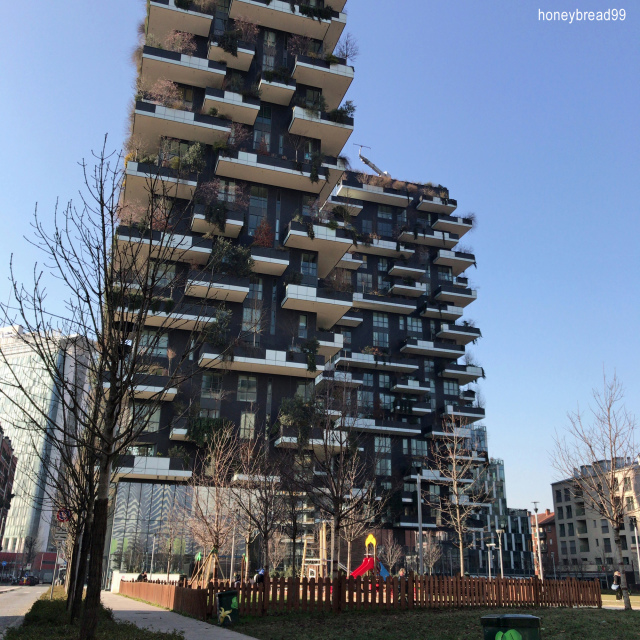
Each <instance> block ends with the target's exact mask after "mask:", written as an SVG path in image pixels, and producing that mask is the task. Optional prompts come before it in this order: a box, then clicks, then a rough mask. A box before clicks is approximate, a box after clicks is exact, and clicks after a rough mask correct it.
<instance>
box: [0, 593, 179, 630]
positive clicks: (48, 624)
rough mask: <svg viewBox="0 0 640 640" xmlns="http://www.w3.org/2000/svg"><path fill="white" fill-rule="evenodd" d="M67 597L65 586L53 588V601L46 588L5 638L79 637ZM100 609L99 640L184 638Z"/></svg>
mask: <svg viewBox="0 0 640 640" xmlns="http://www.w3.org/2000/svg"><path fill="white" fill-rule="evenodd" d="M65 600H66V594H65V592H64V588H62V587H56V588H55V589H54V592H53V600H52V601H49V591H47V592H46V593H45V594H44V595H43V596H42V597H41V598H40V600H37V601H36V603H35V604H34V605H33V607H32V608H31V611H29V613H27V615H26V616H25V617H24V623H23V624H22V626H21V627H17V628H12V629H9V630H8V631H7V633H6V635H5V637H4V640H77V638H78V625H77V624H75V625H71V624H69V623H68V617H67V612H66V609H65V604H66V602H65ZM101 609H102V610H101V612H100V621H99V623H98V634H97V636H96V637H97V638H98V640H182V636H181V635H178V634H176V633H159V632H155V631H147V630H145V629H138V627H136V626H134V625H132V624H129V623H128V622H116V621H115V620H113V618H112V617H111V611H110V610H109V609H105V608H104V607H101Z"/></svg>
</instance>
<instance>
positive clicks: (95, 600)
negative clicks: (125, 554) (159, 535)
mask: <svg viewBox="0 0 640 640" xmlns="http://www.w3.org/2000/svg"><path fill="white" fill-rule="evenodd" d="M110 481H111V458H110V457H106V459H103V460H102V461H101V464H100V476H99V479H98V491H97V496H96V501H95V505H94V508H93V525H92V527H91V545H90V550H91V551H90V558H89V577H88V580H87V597H86V599H85V606H84V614H83V616H82V626H81V627H80V640H94V638H95V637H96V629H97V626H98V610H99V608H100V591H101V589H102V554H103V552H104V544H105V539H106V537H107V523H108V519H109V483H110Z"/></svg>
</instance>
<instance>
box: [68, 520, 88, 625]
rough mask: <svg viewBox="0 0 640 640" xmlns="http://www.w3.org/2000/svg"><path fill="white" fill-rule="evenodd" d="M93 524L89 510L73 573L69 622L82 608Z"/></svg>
mask: <svg viewBox="0 0 640 640" xmlns="http://www.w3.org/2000/svg"><path fill="white" fill-rule="evenodd" d="M92 523H93V510H92V509H91V508H89V510H88V512H87V518H86V521H85V525H84V531H83V534H82V544H81V546H80V553H79V555H78V570H77V571H76V572H75V573H76V576H75V594H74V596H73V606H72V607H71V612H70V613H71V622H73V621H74V620H75V619H76V618H77V617H78V616H79V615H80V609H81V607H82V594H83V592H84V581H85V578H86V577H87V560H88V558H89V550H90V548H91V546H90V545H91V525H92Z"/></svg>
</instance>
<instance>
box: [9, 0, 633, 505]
mask: <svg viewBox="0 0 640 640" xmlns="http://www.w3.org/2000/svg"><path fill="white" fill-rule="evenodd" d="M605 5H606V3H604V2H601V1H599V2H596V1H594V0H578V1H577V2H576V0H571V1H569V2H565V1H563V0H538V2H536V3H534V2H532V1H531V0H522V1H521V2H513V0H473V1H471V0H456V1H455V2H451V0H400V1H399V2H395V3H389V2H382V1H381V0H349V2H348V4H347V9H348V13H349V27H348V30H349V31H351V32H352V33H354V35H356V36H357V38H358V39H359V42H360V57H359V59H358V60H357V62H356V80H355V82H354V84H353V86H352V90H351V91H350V94H349V97H350V98H351V99H352V100H353V101H354V102H355V103H356V105H357V107H358V111H357V114H356V117H357V119H356V131H355V133H354V134H353V136H352V138H351V141H352V142H357V143H361V144H364V145H367V146H370V147H372V149H371V150H370V151H369V154H370V156H371V158H372V159H373V160H374V161H375V162H376V163H377V164H378V165H379V166H381V167H382V168H384V169H385V170H386V171H388V172H389V173H391V174H392V175H393V176H394V177H397V178H404V179H415V180H421V181H427V180H431V181H434V182H440V183H442V184H444V185H446V186H448V187H449V188H450V190H451V194H452V197H454V198H457V200H458V203H459V211H460V212H461V213H466V212H469V211H473V212H475V213H476V215H477V216H478V228H477V230H476V231H474V232H473V234H470V235H469V236H467V237H466V238H465V240H464V243H465V244H471V245H472V246H473V248H474V250H475V252H476V254H477V257H478V269H477V271H476V270H473V269H472V270H470V272H469V275H470V276H471V279H472V281H473V283H474V285H476V287H477V289H478V296H479V299H478V301H477V302H475V303H474V304H473V305H472V306H471V307H470V308H469V313H468V316H469V317H471V318H473V319H474V320H476V322H477V325H478V326H479V327H480V328H481V329H482V332H483V335H484V338H483V339H482V340H481V341H480V342H479V343H478V345H477V346H475V347H473V348H472V350H473V352H474V354H475V355H476V357H477V359H478V360H479V361H480V363H481V364H482V365H483V366H484V367H485V370H486V372H487V379H486V381H484V383H483V384H482V392H483V395H484V397H485V400H486V407H487V420H486V423H487V426H488V428H489V434H490V436H489V438H490V439H489V444H490V450H491V454H492V455H493V456H496V457H501V458H504V459H505V462H506V469H507V481H508V498H509V502H510V504H511V506H515V507H529V506H531V505H530V503H531V501H532V500H540V501H541V503H542V505H541V506H543V507H544V506H551V504H552V502H551V491H550V488H549V483H550V482H551V481H552V480H553V479H554V477H555V474H554V472H553V471H552V469H551V466H550V463H549V454H550V451H551V449H552V440H551V438H552V435H553V433H554V430H555V429H556V428H562V427H563V426H564V425H565V424H566V417H565V416H566V412H567V411H568V410H571V409H573V408H575V407H576V404H577V403H578V402H580V404H581V405H583V406H586V405H587V404H588V402H589V398H590V392H591V389H592V387H594V386H597V385H599V384H600V382H601V377H602V372H603V368H604V369H605V370H606V371H607V372H609V373H611V372H613V370H614V369H616V370H617V373H618V375H619V377H620V378H621V379H622V380H623V381H624V383H625V385H626V388H627V406H628V408H629V409H631V410H632V411H634V412H636V413H640V411H639V409H640V401H639V398H638V388H639V386H640V362H639V361H640V337H639V336H640V332H639V331H638V311H639V309H640V305H639V302H638V295H639V294H640V287H639V286H638V281H637V278H638V267H639V266H640V257H639V256H640V252H639V251H638V247H637V241H638V237H639V231H640V223H639V222H638V220H639V215H638V214H639V213H640V211H639V209H640V205H639V203H640V179H639V178H640V158H639V154H640V139H639V138H640V126H639V123H638V114H639V113H640V88H639V87H640V85H639V83H638V77H639V72H640V45H639V43H640V27H639V20H638V10H637V7H636V6H635V3H633V4H632V3H628V5H627V7H626V9H627V18H626V20H625V21H624V22H620V21H618V22H608V23H607V22H603V23H596V22H580V23H574V24H568V23H562V22H560V23H558V22H556V23H548V22H540V21H539V20H538V9H543V10H545V11H563V10H566V11H574V10H575V9H576V7H577V8H579V9H580V10H582V11H585V10H594V11H597V10H604V9H606V8H607V6H605ZM88 6H90V7H91V10H90V11H88V10H87V7H88ZM621 8H623V7H621ZM3 14H4V22H5V24H6V25H10V28H8V29H5V34H4V37H3V38H2V40H1V41H0V95H2V96H4V99H3V101H2V105H0V116H1V117H0V123H1V124H0V131H1V133H2V136H1V138H2V140H4V141H5V153H3V154H2V155H1V156H0V176H2V188H1V189H0V216H2V219H4V221H5V224H4V228H3V233H2V234H0V255H2V256H3V257H4V266H2V267H1V269H2V271H0V273H1V274H2V276H3V284H2V286H1V287H0V296H1V299H2V300H6V299H7V296H8V285H7V284H6V280H4V276H5V275H7V274H8V260H9V255H10V254H11V253H12V252H14V253H15V254H16V263H17V269H18V272H19V274H21V275H22V277H24V278H28V277H29V275H30V273H31V270H32V267H33V261H34V259H35V257H36V254H35V252H34V250H32V249H31V248H30V247H29V246H28V245H27V244H26V242H25V241H24V240H23V239H22V236H23V234H24V233H25V225H26V223H27V221H28V220H29V217H30V215H31V214H32V211H33V206H34V203H35V202H36V201H38V202H39V206H40V211H41V213H42V214H43V215H47V214H50V212H51V211H52V207H53V205H54V204H55V200H56V198H57V197H59V198H60V200H61V202H65V201H66V200H68V199H69V198H72V197H75V196H76V194H77V191H78V189H79V186H80V173H79V169H78V167H77V164H76V163H77V162H78V160H79V159H80V158H82V157H83V156H87V155H88V153H89V151H90V149H91V148H95V147H98V146H99V145H100V144H101V141H102V136H103V135H104V134H105V133H109V135H110V142H111V144H112V145H113V146H114V147H116V146H119V145H120V144H121V142H122V140H123V137H124V135H125V130H126V120H127V118H126V115H127V107H128V104H129V101H130V99H131V96H132V83H133V76H134V68H133V66H132V65H131V64H130V63H129V56H130V52H131V50H132V49H133V47H134V45H135V41H136V24H137V22H138V21H139V20H140V19H141V18H142V17H143V16H144V2H143V1H142V0H126V1H125V0H111V1H110V2H104V3H87V2H86V0H84V1H83V2H80V1H79V0H67V1H66V2H62V3H61V2H55V3H52V2H45V1H44V0H37V1H35V2H31V3H26V4H23V5H19V6H18V5H16V4H15V3H13V4H10V5H8V6H6V7H4V11H3ZM346 152H347V154H348V155H350V156H351V157H352V158H353V159H355V158H356V157H357V149H356V147H354V146H352V145H351V142H350V143H349V146H348V147H347V149H346ZM354 165H356V166H358V165H357V164H356V163H355V162H354ZM51 304H52V307H53V306H54V305H57V304H59V300H58V299H57V298H56V294H55V290H52V291H51Z"/></svg>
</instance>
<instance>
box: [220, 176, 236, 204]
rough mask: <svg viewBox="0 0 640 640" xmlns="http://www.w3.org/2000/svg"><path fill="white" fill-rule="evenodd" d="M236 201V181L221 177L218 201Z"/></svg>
mask: <svg viewBox="0 0 640 640" xmlns="http://www.w3.org/2000/svg"><path fill="white" fill-rule="evenodd" d="M235 201H236V183H235V181H233V180H224V179H220V182H219V184H218V202H228V203H230V204H233V203H234V202H235Z"/></svg>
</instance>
